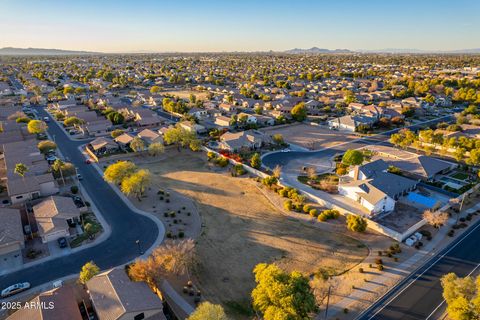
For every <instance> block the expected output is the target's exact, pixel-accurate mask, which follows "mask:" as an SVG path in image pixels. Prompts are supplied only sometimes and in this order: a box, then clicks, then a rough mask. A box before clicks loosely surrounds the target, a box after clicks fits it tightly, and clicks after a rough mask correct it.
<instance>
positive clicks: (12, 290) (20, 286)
mask: <svg viewBox="0 0 480 320" xmlns="http://www.w3.org/2000/svg"><path fill="white" fill-rule="evenodd" d="M29 288H30V283H29V282H23V283H16V284H14V285H11V286H10V287H8V288H5V289H3V290H2V293H1V297H2V298H6V297H9V296H13V295H14V294H17V293H20V292H22V291H25V290H27V289H29Z"/></svg>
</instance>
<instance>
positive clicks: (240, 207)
mask: <svg viewBox="0 0 480 320" xmlns="http://www.w3.org/2000/svg"><path fill="white" fill-rule="evenodd" d="M139 165H140V166H142V167H145V168H148V169H149V170H150V171H151V172H152V174H153V177H152V178H153V184H154V185H161V186H162V187H163V188H166V189H172V190H174V191H176V192H179V193H181V194H183V195H186V196H188V197H189V198H192V199H193V200H195V201H196V202H197V205H198V210H199V212H200V214H201V218H202V226H203V227H202V232H201V235H200V237H199V238H198V244H197V251H198V259H199V264H198V268H197V270H196V272H195V277H196V278H197V279H196V280H197V281H196V282H197V283H198V284H199V287H200V289H201V291H202V295H203V297H204V298H205V299H206V300H210V301H214V302H222V303H224V305H225V306H226V307H227V310H229V311H230V312H233V311H236V315H237V316H239V317H241V316H240V315H239V313H242V311H244V310H245V309H248V308H245V306H248V301H249V296H250V292H251V290H252V289H253V287H254V281H253V275H252V269H253V267H254V266H255V265H256V264H258V263H260V262H276V263H277V264H278V265H279V266H280V267H282V268H284V269H286V270H288V271H291V270H299V271H301V272H304V273H305V274H313V273H315V272H318V271H319V270H325V269H328V270H332V272H333V273H336V274H340V273H342V272H344V271H345V270H348V269H349V268H351V267H353V266H355V265H356V264H358V263H359V262H361V261H362V260H363V259H364V258H365V257H366V255H367V254H368V249H367V248H366V246H365V245H364V244H363V243H361V242H360V241H358V240H356V239H353V238H351V237H349V236H346V235H344V234H341V233H333V232H325V231H321V230H319V229H317V228H314V227H312V226H308V225H305V224H303V223H302V222H300V221H298V220H296V219H294V218H290V217H286V216H285V215H283V214H282V213H281V212H280V211H279V210H277V209H276V208H275V207H274V206H273V205H272V204H271V203H270V202H269V201H268V200H267V199H266V198H265V197H264V196H263V195H262V194H261V193H260V192H259V191H258V189H257V187H256V182H255V181H253V180H252V179H249V178H234V177H232V176H231V175H230V174H229V173H228V171H227V170H225V169H220V168H218V167H215V166H214V165H213V164H210V163H208V162H207V161H206V156H205V154H203V153H193V152H189V151H188V152H185V151H182V152H181V153H178V152H176V151H170V152H167V153H165V154H164V155H163V156H161V159H160V160H159V161H156V162H155V163H145V164H139ZM234 313H235V312H234Z"/></svg>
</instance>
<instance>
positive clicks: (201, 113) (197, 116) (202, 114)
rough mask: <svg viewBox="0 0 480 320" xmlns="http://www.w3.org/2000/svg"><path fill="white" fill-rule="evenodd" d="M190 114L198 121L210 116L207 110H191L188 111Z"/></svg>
mask: <svg viewBox="0 0 480 320" xmlns="http://www.w3.org/2000/svg"><path fill="white" fill-rule="evenodd" d="M188 114H189V115H191V116H193V117H195V119H198V120H201V119H203V118H205V117H207V116H208V112H207V110H205V109H200V108H191V109H190V110H188Z"/></svg>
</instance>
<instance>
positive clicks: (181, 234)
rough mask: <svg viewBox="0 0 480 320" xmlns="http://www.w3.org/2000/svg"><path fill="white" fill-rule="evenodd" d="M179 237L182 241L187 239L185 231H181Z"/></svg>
mask: <svg viewBox="0 0 480 320" xmlns="http://www.w3.org/2000/svg"><path fill="white" fill-rule="evenodd" d="M178 237H179V238H180V239H182V238H183V237H185V233H184V232H183V231H180V232H179V233H178Z"/></svg>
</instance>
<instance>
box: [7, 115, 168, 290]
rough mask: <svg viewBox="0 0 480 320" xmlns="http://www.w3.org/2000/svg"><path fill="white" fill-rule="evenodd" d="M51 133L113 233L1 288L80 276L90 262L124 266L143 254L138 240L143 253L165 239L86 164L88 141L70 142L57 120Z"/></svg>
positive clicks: (11, 277) (20, 274) (22, 272)
mask: <svg viewBox="0 0 480 320" xmlns="http://www.w3.org/2000/svg"><path fill="white" fill-rule="evenodd" d="M36 109H37V111H38V114H39V116H41V117H42V118H43V117H46V116H48V117H49V115H48V113H47V112H46V111H45V110H44V109H43V108H39V107H37V108H36ZM48 132H49V134H50V135H51V136H55V141H56V143H57V145H58V147H59V149H60V150H61V152H62V154H63V155H64V156H65V157H68V158H69V159H70V161H71V162H73V164H74V165H75V166H76V167H77V168H78V172H79V173H80V174H81V175H82V176H83V181H82V185H83V187H84V189H85V190H87V192H88V195H89V196H90V198H91V199H92V201H93V202H94V203H95V206H96V207H97V208H98V210H99V211H100V212H101V213H102V215H103V217H104V218H105V220H106V222H107V223H108V224H109V225H110V228H111V234H110V236H109V237H108V238H107V239H106V240H105V241H103V242H101V243H99V244H98V245H96V246H93V247H90V248H87V249H85V250H82V251H78V252H75V253H72V254H71V255H67V256H63V257H59V258H57V259H54V260H50V261H46V262H44V263H41V264H38V265H34V266H32V267H29V268H27V269H23V270H19V271H16V272H13V273H10V274H7V275H4V276H1V277H0V288H5V287H7V286H9V285H11V284H14V283H18V282H23V281H28V282H30V283H31V285H32V287H35V286H38V285H41V284H44V283H47V282H50V281H52V280H55V279H58V278H61V277H64V276H68V275H71V274H75V273H78V272H79V271H80V268H81V267H82V265H83V264H85V263H86V262H88V261H90V260H93V261H94V262H95V263H96V264H97V265H98V266H99V267H100V268H101V269H107V268H111V267H114V266H118V265H122V264H124V263H127V262H129V261H131V260H133V259H135V258H136V257H138V256H139V255H140V252H139V251H140V250H139V248H138V246H137V244H136V243H135V241H136V240H140V245H141V250H142V251H146V250H147V249H148V248H150V247H151V246H152V245H153V244H154V243H155V241H156V240H157V238H158V237H159V236H163V235H161V234H159V233H160V231H159V229H158V227H157V224H156V223H155V222H154V221H153V220H152V219H150V218H148V217H146V216H143V215H140V214H138V213H136V212H134V211H132V210H131V209H130V208H129V207H128V206H127V204H125V202H124V201H123V200H122V198H120V196H119V195H118V194H117V193H116V192H115V191H114V190H113V189H112V188H111V187H110V185H109V184H107V183H106V182H105V181H104V180H103V178H102V177H101V176H100V175H99V174H98V172H97V171H96V170H95V168H94V167H93V166H92V165H88V164H85V158H84V157H83V155H82V154H81V152H80V151H79V150H78V149H77V148H78V146H80V145H81V144H84V143H85V142H81V141H72V140H70V139H69V137H68V136H67V135H66V134H65V132H64V131H63V130H62V129H60V127H59V126H58V124H56V122H55V121H50V124H49V129H48ZM161 232H163V230H162V231H161Z"/></svg>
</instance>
